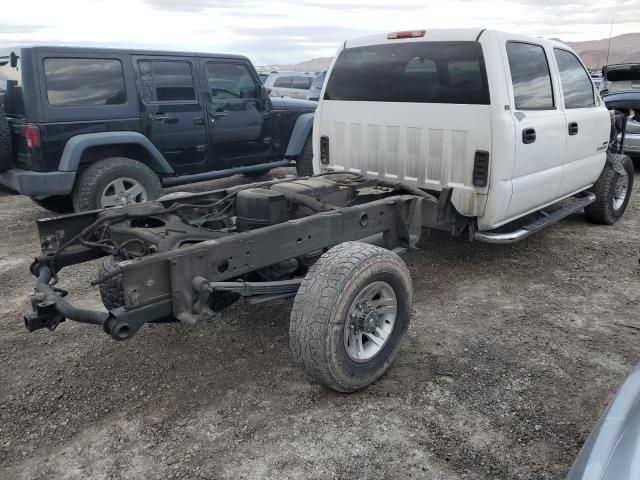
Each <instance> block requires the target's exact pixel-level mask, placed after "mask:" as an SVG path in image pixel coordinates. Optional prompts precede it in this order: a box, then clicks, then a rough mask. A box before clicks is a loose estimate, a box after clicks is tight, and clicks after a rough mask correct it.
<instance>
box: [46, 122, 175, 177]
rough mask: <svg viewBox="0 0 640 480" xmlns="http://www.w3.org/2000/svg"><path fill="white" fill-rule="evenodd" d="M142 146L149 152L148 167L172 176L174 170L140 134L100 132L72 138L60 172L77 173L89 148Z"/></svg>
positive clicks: (65, 148)
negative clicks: (81, 160)
mask: <svg viewBox="0 0 640 480" xmlns="http://www.w3.org/2000/svg"><path fill="white" fill-rule="evenodd" d="M131 144H135V145H140V146H141V147H142V148H144V149H145V150H147V152H149V154H150V157H149V160H148V161H147V162H146V163H147V166H148V167H149V168H151V169H152V170H153V171H154V172H156V173H162V174H165V175H171V174H172V173H173V168H171V165H169V163H168V162H167V160H166V159H165V158H164V157H163V156H162V154H161V153H160V151H159V150H158V149H157V148H156V146H155V145H154V144H153V143H151V141H150V140H149V139H148V138H147V137H145V136H144V135H142V134H141V133H138V132H99V133H83V134H80V135H76V136H75V137H71V138H70V139H69V140H68V141H67V143H66V145H65V146H64V150H63V152H62V156H61V157H60V164H59V166H58V170H59V171H62V172H76V171H78V167H79V166H80V159H81V158H82V154H83V153H84V151H85V150H86V149H87V148H90V147H99V146H104V145H131Z"/></svg>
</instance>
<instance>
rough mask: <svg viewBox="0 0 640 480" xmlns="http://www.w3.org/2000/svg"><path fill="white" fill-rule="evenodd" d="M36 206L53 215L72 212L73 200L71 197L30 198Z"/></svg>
mask: <svg viewBox="0 0 640 480" xmlns="http://www.w3.org/2000/svg"><path fill="white" fill-rule="evenodd" d="M31 200H33V201H34V202H35V203H36V204H38V205H39V206H41V207H42V208H44V209H46V210H49V211H50V212H54V213H69V212H73V200H72V198H71V195H51V196H50V197H44V198H36V197H31Z"/></svg>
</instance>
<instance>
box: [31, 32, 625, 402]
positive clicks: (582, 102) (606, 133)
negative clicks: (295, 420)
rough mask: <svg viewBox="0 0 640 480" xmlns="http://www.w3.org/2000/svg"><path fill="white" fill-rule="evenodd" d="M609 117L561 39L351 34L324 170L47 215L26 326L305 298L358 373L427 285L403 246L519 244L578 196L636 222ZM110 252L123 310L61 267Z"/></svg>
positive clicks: (323, 335)
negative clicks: (418, 286)
mask: <svg viewBox="0 0 640 480" xmlns="http://www.w3.org/2000/svg"><path fill="white" fill-rule="evenodd" d="M611 126H612V123H611V117H610V114H609V112H608V111H607V109H606V107H605V105H604V103H603V102H602V100H601V99H600V97H599V96H598V95H597V94H596V92H595V89H594V86H593V83H592V82H591V79H590V78H589V75H588V73H587V71H586V69H585V68H584V65H583V64H582V62H581V61H580V59H579V58H578V56H577V55H576V54H575V53H574V52H573V51H572V50H571V49H570V48H569V47H567V46H566V45H564V44H562V43H559V42H554V41H549V40H544V39H541V38H537V37H529V36H524V35H519V34H508V33H501V32H495V31H492V30H480V29H448V30H431V29H430V30H428V31H426V30H418V31H410V32H392V33H389V34H380V35H373V36H368V37H365V38H360V39H356V40H348V41H346V42H344V43H343V44H342V45H341V46H340V50H339V51H338V55H337V58H336V60H335V63H334V64H333V66H332V68H331V69H330V70H329V72H328V74H327V79H326V85H325V87H324V95H323V98H321V99H320V102H319V106H318V109H317V110H316V117H315V124H314V129H313V142H314V151H315V156H314V165H315V167H316V173H318V175H314V176H312V177H309V178H295V179H277V180H271V181H268V182H261V183H258V184H249V185H241V186H236V187H231V188H227V189H222V190H215V191H211V192H203V193H199V194H192V195H190V196H187V197H182V198H174V199H165V200H160V201H157V202H150V203H146V204H142V205H133V206H129V207H125V208H124V209H120V210H119V211H115V212H114V211H113V210H107V211H102V212H88V213H84V214H80V215H73V216H67V217H61V218H56V219H49V220H46V221H40V222H39V223H38V231H39V235H40V245H41V246H42V255H40V256H39V257H37V259H36V261H35V262H34V264H33V265H32V266H31V272H32V273H33V274H34V275H35V276H36V277H37V281H36V291H35V293H34V295H33V296H32V298H31V305H32V308H33V312H31V313H28V314H27V315H25V317H24V321H25V325H26V326H27V328H28V329H29V330H30V331H35V330H39V329H42V328H47V329H49V330H53V329H55V328H56V327H57V326H58V324H59V323H60V322H61V321H63V320H65V319H70V320H74V321H77V322H83V323H88V324H93V325H100V326H101V327H102V328H101V330H103V331H105V332H107V333H108V334H109V335H111V337H112V338H114V339H116V340H126V339H129V338H131V337H132V336H133V335H134V334H135V333H136V332H138V331H139V330H140V328H141V326H142V325H143V324H144V323H148V322H159V321H166V320H167V319H169V320H171V319H175V320H178V321H180V322H182V323H184V324H186V325H193V324H195V323H197V322H198V321H201V320H202V319H203V318H204V317H205V312H206V310H204V308H205V306H207V305H208V306H209V308H211V309H214V310H216V311H220V310H223V309H224V308H225V307H227V306H228V305H230V304H231V303H233V302H235V301H237V300H238V299H240V298H243V299H244V300H245V301H247V302H249V303H264V302H270V301H275V300H283V299H286V298H289V299H291V298H294V301H293V309H292V311H291V321H290V323H289V339H290V346H291V349H292V352H293V356H294V359H295V361H296V362H297V363H298V364H299V365H300V366H301V367H302V368H304V369H305V370H306V372H307V373H308V375H309V376H310V377H311V378H313V379H314V380H315V381H316V382H318V383H320V384H323V385H326V386H328V387H330V388H333V389H335V390H338V391H341V392H352V391H355V390H358V389H360V388H363V387H365V386H367V385H369V384H370V383H371V382H373V381H375V380H376V379H377V378H379V377H380V376H381V375H382V374H383V373H384V372H385V371H386V370H387V369H388V368H389V367H390V365H391V364H392V363H393V361H394V359H395V358H396V356H397V354H398V352H399V350H400V348H401V343H402V340H403V338H404V336H405V334H406V332H407V329H408V327H409V322H410V320H411V311H412V308H411V304H412V287H411V276H410V273H409V270H408V269H407V267H406V265H405V264H404V262H403V261H402V259H401V258H400V257H399V256H398V255H397V254H396V253H395V252H401V251H405V250H410V249H414V248H416V245H417V244H418V242H419V240H420V238H421V235H422V232H423V230H424V229H429V230H431V229H436V230H441V231H444V232H448V233H450V234H451V235H454V236H461V237H463V238H466V239H468V240H477V241H483V242H491V243H503V244H504V243H512V242H515V241H517V240H521V239H523V238H526V237H527V236H529V235H531V234H533V233H535V232H538V231H540V230H541V229H543V228H545V227H547V226H549V225H552V224H553V223H554V222H557V221H559V220H561V219H562V218H565V217H566V216H568V215H570V214H573V213H575V212H577V211H582V210H584V211H585V213H586V218H587V219H588V220H589V221H592V222H596V223H602V224H613V223H615V222H616V221H618V220H619V219H620V217H621V216H622V215H623V213H624V211H625V209H626V207H627V204H628V202H629V198H630V195H631V191H632V187H633V165H632V164H631V161H630V159H629V158H628V157H626V156H624V155H619V154H617V153H615V152H608V149H609V138H610V130H611ZM614 127H615V124H614ZM523 217H527V218H523ZM515 220H519V221H518V222H515ZM498 227H502V228H501V229H498ZM101 256H104V257H107V258H106V259H105V261H104V263H103V267H102V270H101V272H100V274H99V277H98V279H97V281H96V283H98V284H99V285H100V286H99V288H100V293H101V297H102V300H103V303H104V305H105V307H106V308H107V310H108V311H106V312H105V311H104V310H100V311H99V310H86V309H81V308H78V307H75V306H74V305H72V304H71V303H69V302H67V301H66V299H65V298H63V297H62V296H61V293H62V292H61V291H60V290H56V289H54V287H53V286H52V285H51V284H50V283H51V280H52V279H53V278H56V279H57V278H60V277H61V272H60V270H61V269H62V268H63V267H65V266H68V265H75V264H79V263H82V262H85V261H87V260H88V259H95V258H98V257H101ZM61 280H62V279H61ZM60 284H62V285H64V283H63V282H61V283H60ZM71 297H73V295H71Z"/></svg>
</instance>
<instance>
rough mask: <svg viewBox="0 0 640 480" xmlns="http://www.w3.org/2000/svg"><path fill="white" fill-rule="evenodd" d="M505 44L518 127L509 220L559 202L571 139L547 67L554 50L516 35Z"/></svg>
mask: <svg viewBox="0 0 640 480" xmlns="http://www.w3.org/2000/svg"><path fill="white" fill-rule="evenodd" d="M503 41H504V42H505V43H504V44H505V47H506V48H505V49H504V51H503V54H504V55H505V57H506V58H505V62H504V63H505V68H506V69H507V76H508V78H509V80H510V82H509V88H510V89H511V105H510V106H509V110H510V112H511V115H512V117H513V123H514V126H515V139H514V142H515V158H514V168H513V181H512V188H513V194H512V196H511V202H510V204H509V209H508V211H507V217H508V218H516V217H519V216H521V215H524V214H526V213H528V212H531V211H534V210H537V209H539V208H540V207H542V206H545V205H547V204H549V203H552V202H553V201H554V200H556V199H557V198H558V196H559V192H560V185H561V182H562V164H563V161H564V155H565V153H564V152H565V148H566V139H567V135H566V133H565V128H566V127H565V117H564V112H563V111H562V110H561V109H560V108H559V107H558V102H557V97H558V89H557V85H555V83H554V81H553V80H552V70H551V68H550V66H549V65H550V62H549V58H550V56H551V55H552V52H550V51H548V49H547V48H546V47H545V46H544V45H543V44H542V42H541V43H539V44H538V43H535V42H531V41H530V40H528V39H527V40H519V39H518V38H517V36H515V37H514V36H506V35H505V36H503Z"/></svg>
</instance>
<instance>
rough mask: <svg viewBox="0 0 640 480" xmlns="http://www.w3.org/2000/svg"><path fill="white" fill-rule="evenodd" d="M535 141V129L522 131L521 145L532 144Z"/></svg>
mask: <svg viewBox="0 0 640 480" xmlns="http://www.w3.org/2000/svg"><path fill="white" fill-rule="evenodd" d="M535 141H536V130H535V128H525V129H524V130H522V143H533V142H535Z"/></svg>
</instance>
